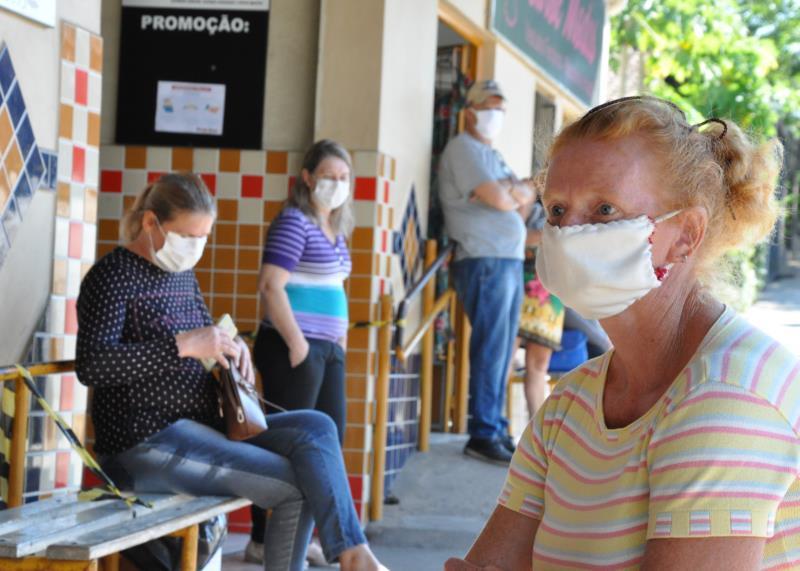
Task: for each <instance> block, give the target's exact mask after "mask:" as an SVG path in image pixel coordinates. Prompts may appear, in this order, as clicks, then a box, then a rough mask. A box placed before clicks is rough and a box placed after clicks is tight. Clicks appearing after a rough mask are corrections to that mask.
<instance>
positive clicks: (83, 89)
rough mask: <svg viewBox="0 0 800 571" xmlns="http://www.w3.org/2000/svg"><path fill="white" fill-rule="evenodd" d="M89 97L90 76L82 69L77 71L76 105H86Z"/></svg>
mask: <svg viewBox="0 0 800 571" xmlns="http://www.w3.org/2000/svg"><path fill="white" fill-rule="evenodd" d="M88 95H89V74H88V73H86V72H85V71H84V70H82V69H76V70H75V103H77V104H78V105H86V104H87V103H88Z"/></svg>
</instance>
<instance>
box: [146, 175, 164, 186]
mask: <svg viewBox="0 0 800 571" xmlns="http://www.w3.org/2000/svg"><path fill="white" fill-rule="evenodd" d="M165 174H167V173H165V172H148V173H147V184H150V183H153V182H155V181H157V180H158V179H160V178H161V177H162V176H164V175H165Z"/></svg>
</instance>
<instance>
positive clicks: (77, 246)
mask: <svg viewBox="0 0 800 571" xmlns="http://www.w3.org/2000/svg"><path fill="white" fill-rule="evenodd" d="M82 247H83V224H81V223H80V222H70V223H69V247H68V249H67V255H68V256H69V257H70V258H74V259H76V260H80V259H81V254H82V252H81V250H82Z"/></svg>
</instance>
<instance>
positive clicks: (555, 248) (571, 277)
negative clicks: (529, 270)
mask: <svg viewBox="0 0 800 571" xmlns="http://www.w3.org/2000/svg"><path fill="white" fill-rule="evenodd" d="M679 212H680V210H675V211H673V212H669V213H668V214H665V215H663V216H660V217H658V218H656V219H655V220H651V219H650V218H649V217H648V216H639V217H637V218H631V219H627V220H614V221H612V222H607V223H604V224H579V225H575V226H563V227H558V226H553V225H551V224H545V227H544V231H543V233H542V243H541V244H540V245H539V249H538V250H537V252H536V275H537V277H538V278H539V280H541V282H542V285H543V286H544V287H545V289H547V290H548V291H550V292H552V293H553V294H554V295H556V296H558V298H559V299H560V300H561V301H562V302H563V303H564V305H566V306H567V307H571V308H572V309H574V310H575V311H577V312H578V313H579V314H580V315H581V316H583V317H585V318H586V319H605V318H607V317H612V316H614V315H619V314H620V313H622V312H623V311H625V310H626V309H628V307H630V306H631V305H632V304H633V303H634V302H635V301H637V300H638V299H641V298H642V297H644V296H645V295H647V293H648V292H650V290H652V289H654V288H657V287H659V286H660V285H661V280H660V279H659V277H658V276H657V274H656V269H655V268H654V267H653V251H652V246H651V244H650V237H651V235H652V234H653V231H654V230H655V224H657V223H658V222H663V221H664V220H667V219H669V218H672V217H673V216H675V215H676V214H678V213H679ZM670 266H671V265H668V266H666V268H665V269H669V267H670ZM663 277H664V276H663V274H662V279H663Z"/></svg>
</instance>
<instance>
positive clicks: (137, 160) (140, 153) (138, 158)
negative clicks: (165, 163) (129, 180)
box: [125, 147, 147, 169]
mask: <svg viewBox="0 0 800 571" xmlns="http://www.w3.org/2000/svg"><path fill="white" fill-rule="evenodd" d="M146 167H147V147H125V168H126V169H144V168H146Z"/></svg>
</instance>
